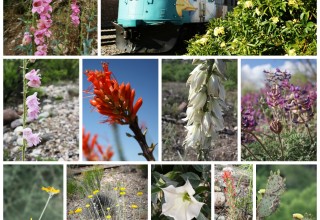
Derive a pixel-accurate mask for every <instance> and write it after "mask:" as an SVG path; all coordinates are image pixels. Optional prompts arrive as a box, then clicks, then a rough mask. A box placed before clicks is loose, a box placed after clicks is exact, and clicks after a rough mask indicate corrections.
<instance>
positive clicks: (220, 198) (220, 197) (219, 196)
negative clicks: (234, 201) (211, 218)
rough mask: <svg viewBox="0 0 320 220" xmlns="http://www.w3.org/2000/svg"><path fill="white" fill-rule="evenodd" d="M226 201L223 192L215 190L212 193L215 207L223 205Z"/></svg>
mask: <svg viewBox="0 0 320 220" xmlns="http://www.w3.org/2000/svg"><path fill="white" fill-rule="evenodd" d="M225 202H226V197H225V196H224V193H223V192H215V193H214V206H215V207H223V206H224V204H225Z"/></svg>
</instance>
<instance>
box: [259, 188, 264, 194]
mask: <svg viewBox="0 0 320 220" xmlns="http://www.w3.org/2000/svg"><path fill="white" fill-rule="evenodd" d="M258 193H259V194H265V193H266V189H260V190H259V191H258Z"/></svg>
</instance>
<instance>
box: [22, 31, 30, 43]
mask: <svg viewBox="0 0 320 220" xmlns="http://www.w3.org/2000/svg"><path fill="white" fill-rule="evenodd" d="M31 41H32V38H31V35H30V33H29V32H24V36H23V39H22V45H23V46H27V45H29V44H30V43H31Z"/></svg>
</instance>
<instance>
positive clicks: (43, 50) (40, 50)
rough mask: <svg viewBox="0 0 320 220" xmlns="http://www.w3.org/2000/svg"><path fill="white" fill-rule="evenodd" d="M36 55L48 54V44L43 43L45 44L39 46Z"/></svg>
mask: <svg viewBox="0 0 320 220" xmlns="http://www.w3.org/2000/svg"><path fill="white" fill-rule="evenodd" d="M35 55H37V56H45V55H47V45H46V44H43V45H40V46H37V51H36V52H35Z"/></svg>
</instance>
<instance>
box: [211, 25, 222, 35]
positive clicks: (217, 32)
mask: <svg viewBox="0 0 320 220" xmlns="http://www.w3.org/2000/svg"><path fill="white" fill-rule="evenodd" d="M219 34H221V35H224V27H216V28H215V29H214V30H213V35H214V36H218V35H219Z"/></svg>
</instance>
